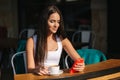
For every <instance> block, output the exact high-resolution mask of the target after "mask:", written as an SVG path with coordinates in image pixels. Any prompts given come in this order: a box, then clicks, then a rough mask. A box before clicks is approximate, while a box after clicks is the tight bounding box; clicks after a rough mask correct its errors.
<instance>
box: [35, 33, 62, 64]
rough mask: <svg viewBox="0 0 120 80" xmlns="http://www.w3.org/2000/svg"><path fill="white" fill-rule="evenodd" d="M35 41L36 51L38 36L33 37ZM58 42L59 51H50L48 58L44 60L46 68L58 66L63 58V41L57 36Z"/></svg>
mask: <svg viewBox="0 0 120 80" xmlns="http://www.w3.org/2000/svg"><path fill="white" fill-rule="evenodd" d="M33 40H34V44H35V48H34V50H35V49H36V40H37V36H36V35H35V36H33ZM56 40H57V44H58V49H57V50H55V51H48V53H47V57H46V59H45V60H44V65H45V66H51V65H58V64H59V61H60V57H61V53H62V43H61V40H60V38H59V37H58V36H56Z"/></svg>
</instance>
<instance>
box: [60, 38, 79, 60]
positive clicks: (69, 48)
mask: <svg viewBox="0 0 120 80" xmlns="http://www.w3.org/2000/svg"><path fill="white" fill-rule="evenodd" d="M62 45H63V48H64V50H65V51H66V52H67V54H68V55H69V56H70V57H71V58H72V59H73V60H74V61H75V60H77V59H78V58H81V57H80V55H79V54H78V53H77V51H76V50H75V49H74V47H73V46H72V44H71V42H70V41H69V40H68V39H67V38H66V39H63V40H62Z"/></svg>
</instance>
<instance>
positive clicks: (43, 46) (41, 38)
mask: <svg viewBox="0 0 120 80" xmlns="http://www.w3.org/2000/svg"><path fill="white" fill-rule="evenodd" d="M55 12H57V13H58V14H59V15H60V27H59V28H58V31H57V32H56V33H55V34H56V35H58V36H59V37H60V36H61V37H62V38H63V39H64V38H66V33H65V32H64V22H63V17H62V15H61V12H60V10H59V9H58V8H57V7H56V6H55V5H49V6H48V7H47V8H45V9H44V11H43V13H42V15H40V21H39V26H38V29H37V44H36V53H35V64H36V65H39V64H40V65H41V64H43V63H44V59H45V56H46V53H47V36H48V23H47V21H48V18H49V17H50V15H51V14H52V13H55Z"/></svg>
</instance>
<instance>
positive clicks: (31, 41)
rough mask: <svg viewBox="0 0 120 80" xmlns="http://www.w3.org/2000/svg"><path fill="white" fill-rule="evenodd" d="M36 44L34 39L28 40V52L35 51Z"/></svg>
mask: <svg viewBox="0 0 120 80" xmlns="http://www.w3.org/2000/svg"><path fill="white" fill-rule="evenodd" d="M33 44H34V42H33V38H28V39H27V44H26V50H27V51H29V50H33V47H34V45H33Z"/></svg>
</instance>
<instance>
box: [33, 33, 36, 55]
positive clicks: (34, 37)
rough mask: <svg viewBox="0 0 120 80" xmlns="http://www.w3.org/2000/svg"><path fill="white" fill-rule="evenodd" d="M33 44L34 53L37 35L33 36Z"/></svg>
mask: <svg viewBox="0 0 120 80" xmlns="http://www.w3.org/2000/svg"><path fill="white" fill-rule="evenodd" d="M33 42H34V53H35V51H36V43H37V35H34V36H33Z"/></svg>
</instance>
